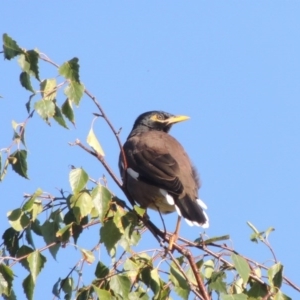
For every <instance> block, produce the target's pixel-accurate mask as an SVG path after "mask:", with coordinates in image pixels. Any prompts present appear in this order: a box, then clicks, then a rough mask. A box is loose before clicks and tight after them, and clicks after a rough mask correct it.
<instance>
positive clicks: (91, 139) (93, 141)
mask: <svg viewBox="0 0 300 300" xmlns="http://www.w3.org/2000/svg"><path fill="white" fill-rule="evenodd" d="M86 142H87V143H88V144H89V145H90V146H91V147H92V148H93V150H94V151H95V152H97V153H98V154H100V155H101V156H104V155H105V154H104V151H103V149H102V147H101V145H100V143H99V141H98V139H97V137H96V135H95V133H94V130H93V128H92V127H91V129H90V132H89V134H88V136H87V138H86Z"/></svg>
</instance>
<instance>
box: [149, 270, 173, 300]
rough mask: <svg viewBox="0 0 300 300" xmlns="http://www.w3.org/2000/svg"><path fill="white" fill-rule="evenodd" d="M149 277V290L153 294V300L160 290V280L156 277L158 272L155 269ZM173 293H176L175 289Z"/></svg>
mask: <svg viewBox="0 0 300 300" xmlns="http://www.w3.org/2000/svg"><path fill="white" fill-rule="evenodd" d="M150 276H151V279H152V280H151V283H150V286H151V290H152V291H153V293H154V296H155V297H154V298H156V299H157V296H158V295H159V292H160V290H161V286H160V278H159V275H158V270H157V268H154V269H152V270H151V271H150ZM175 291H176V288H175Z"/></svg>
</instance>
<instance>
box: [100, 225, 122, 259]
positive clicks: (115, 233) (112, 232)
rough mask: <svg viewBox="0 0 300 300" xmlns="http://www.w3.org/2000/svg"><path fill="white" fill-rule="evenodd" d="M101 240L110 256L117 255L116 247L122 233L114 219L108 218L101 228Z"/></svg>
mask: <svg viewBox="0 0 300 300" xmlns="http://www.w3.org/2000/svg"><path fill="white" fill-rule="evenodd" d="M100 237H101V242H102V243H104V245H105V247H106V249H107V252H108V254H109V255H110V256H114V255H115V251H116V249H115V247H116V244H117V243H118V241H119V240H120V238H121V237H122V234H121V232H120V230H119V229H118V228H117V226H116V224H115V223H114V221H113V220H108V221H107V222H105V223H104V225H103V226H102V227H101V229H100Z"/></svg>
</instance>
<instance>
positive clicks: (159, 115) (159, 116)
mask: <svg viewBox="0 0 300 300" xmlns="http://www.w3.org/2000/svg"><path fill="white" fill-rule="evenodd" d="M156 119H157V120H164V116H163V115H161V114H157V115H156Z"/></svg>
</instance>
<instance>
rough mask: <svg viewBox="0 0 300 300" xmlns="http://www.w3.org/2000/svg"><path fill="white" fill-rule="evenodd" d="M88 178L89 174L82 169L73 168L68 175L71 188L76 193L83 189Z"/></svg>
mask: <svg viewBox="0 0 300 300" xmlns="http://www.w3.org/2000/svg"><path fill="white" fill-rule="evenodd" d="M88 180H89V175H88V174H87V173H86V172H85V171H84V170H83V169H82V168H77V169H73V170H71V172H70V175H69V181H70V185H71V189H72V191H73V193H74V194H78V193H79V192H80V191H81V190H83V189H84V188H85V186H86V184H87V182H88Z"/></svg>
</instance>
